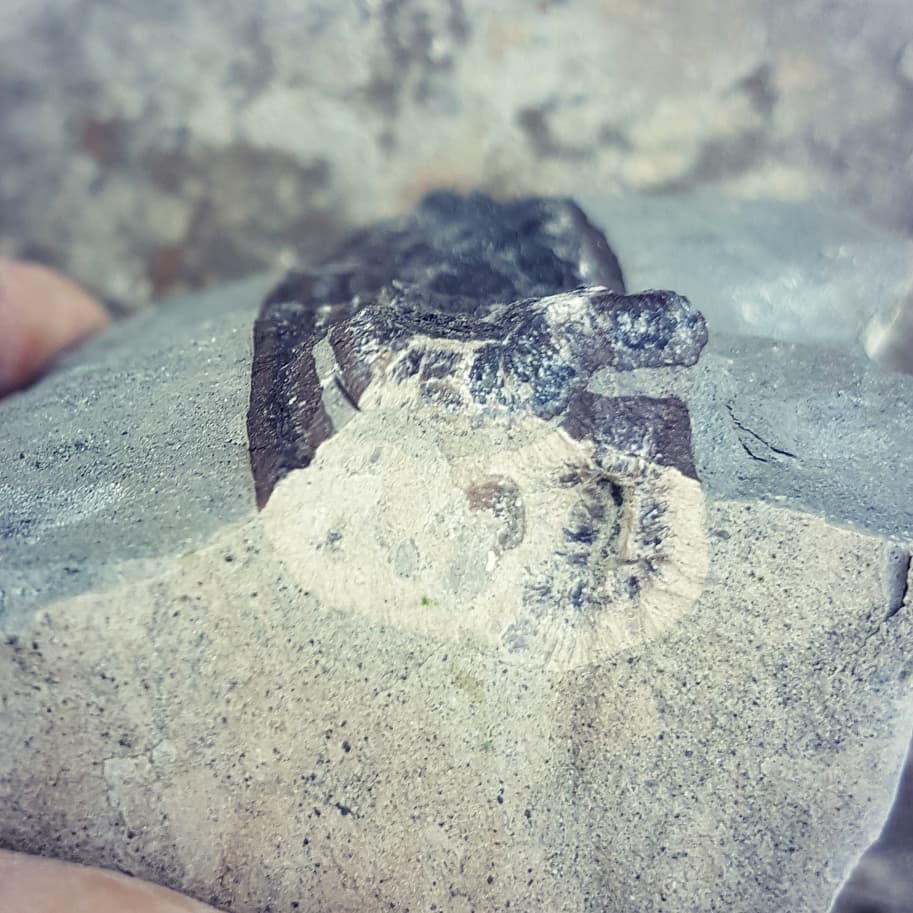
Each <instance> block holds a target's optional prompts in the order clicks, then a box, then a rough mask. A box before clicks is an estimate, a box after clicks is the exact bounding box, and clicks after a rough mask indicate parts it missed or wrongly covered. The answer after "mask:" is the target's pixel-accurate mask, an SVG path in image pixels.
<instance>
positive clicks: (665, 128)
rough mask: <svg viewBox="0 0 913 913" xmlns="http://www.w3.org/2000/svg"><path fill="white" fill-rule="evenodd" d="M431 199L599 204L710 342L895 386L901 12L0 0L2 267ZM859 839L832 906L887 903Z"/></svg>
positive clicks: (301, 242)
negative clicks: (790, 353)
mask: <svg viewBox="0 0 913 913" xmlns="http://www.w3.org/2000/svg"><path fill="white" fill-rule="evenodd" d="M438 186H448V187H455V188H458V189H464V190H470V189H480V190H485V191H488V192H490V193H492V194H494V195H496V196H515V195H521V194H568V195H572V196H576V197H577V198H578V199H580V200H581V202H583V203H584V205H585V206H586V205H588V203H590V201H593V200H598V201H601V202H599V203H598V207H597V208H599V207H601V208H599V213H598V214H597V218H596V221H597V222H599V224H600V226H601V227H603V228H606V229H608V233H609V236H610V239H611V240H612V242H613V244H615V245H616V247H617V248H618V249H619V254H620V256H621V260H622V265H623V266H625V268H626V270H627V271H628V273H629V276H631V275H632V274H633V276H634V277H635V280H642V281H634V282H633V283H632V285H634V286H636V285H638V284H639V285H641V286H646V285H675V286H676V287H678V286H677V284H676V282H675V280H676V274H675V273H674V271H673V272H671V273H670V272H669V269H670V267H669V263H670V262H671V261H672V260H673V259H675V256H676V255H675V253H674V252H675V251H679V254H678V257H679V259H686V260H690V262H689V263H688V264H686V265H687V267H688V269H689V270H690V272H689V276H690V277H691V278H690V281H691V282H692V283H694V284H695V286H696V289H697V290H701V286H700V281H701V280H700V278H699V277H701V276H703V277H705V278H704V281H705V283H706V289H704V291H705V292H706V296H707V299H708V300H707V301H706V302H702V301H701V300H696V302H695V303H696V304H698V306H699V307H702V308H705V309H706V308H709V309H710V310H712V302H711V301H710V299H711V298H712V291H713V287H716V286H720V285H722V284H725V283H727V282H728V283H729V284H730V286H731V287H732V288H735V287H736V286H737V285H738V284H739V281H741V280H740V279H739V276H740V275H742V274H745V273H746V272H750V273H752V274H753V276H754V285H753V286H752V287H751V289H750V290H749V291H745V290H744V289H741V291H738V294H740V295H742V299H739V301H740V304H739V307H741V308H742V309H743V310H744V314H743V315H742V317H743V318H744V319H742V322H741V323H740V322H739V321H733V322H732V325H731V326H730V324H729V323H727V315H726V312H725V307H727V306H728V305H727V304H726V301H728V302H730V303H731V302H732V301H733V300H735V299H734V298H733V296H734V295H735V294H736V292H733V293H732V295H730V296H729V298H727V299H726V301H724V302H723V304H722V305H720V314H719V315H717V316H714V315H713V314H711V315H710V317H711V326H722V327H723V328H725V329H727V330H733V331H745V330H746V329H747V330H749V331H754V332H759V333H763V334H765V335H772V336H782V337H783V338H788V339H792V340H794V341H800V342H801V341H806V340H812V339H819V338H832V337H835V334H836V336H839V337H840V338H851V337H852V338H858V339H859V340H860V341H861V342H862V343H863V344H864V345H865V347H866V349H867V351H869V354H871V355H873V356H877V357H878V360H879V361H880V362H881V363H882V364H883V365H884V366H886V367H888V368H890V369H894V370H908V371H913V305H911V301H913V295H911V289H913V257H911V253H910V251H911V243H913V242H911V239H913V7H911V4H910V0H870V2H867V3H865V2H862V0H794V2H788V3H787V2H769V0H731V2H729V3H718V2H710V0H690V2H685V3H682V2H678V0H648V2H639V0H525V2H519V0H500V2H494V3H492V2H481V0H351V2H336V0H259V2H257V3H253V2H238V0H194V2H192V3H186V2H176V0H158V2H155V3H147V2H142V0H0V255H5V256H11V257H23V258H28V259H32V260H37V261H39V262H42V263H45V264H48V265H51V266H54V267H57V268H58V269H60V270H62V271H63V272H65V273H68V274H69V275H70V276H72V277H74V278H75V279H77V280H78V281H79V282H81V283H82V284H83V285H84V286H85V287H86V288H88V289H89V290H90V291H91V292H93V293H95V294H96V295H97V296H99V297H100V298H101V299H102V300H103V301H104V302H105V303H106V305H107V306H108V307H109V309H110V310H111V311H112V312H113V313H115V314H120V315H123V314H127V313H130V312H133V311H136V310H140V309H142V308H145V307H148V306H150V305H152V304H153V303H154V302H155V301H156V300H157V299H160V298H162V297H163V296H167V295H170V294H173V293H177V292H183V291H188V290H193V289H198V288H201V287H203V286H206V285H210V284H213V283H219V282H223V281H226V280H229V279H232V278H235V277H239V276H243V275H248V274H250V273H253V272H258V271H262V270H264V269H281V268H284V267H286V266H289V265H291V264H293V263H295V262H298V261H302V260H304V261H308V260H314V259H315V258H317V257H319V256H320V255H322V254H324V253H326V252H328V251H329V250H330V249H331V247H332V246H333V244H334V243H335V242H336V241H337V240H338V238H339V237H340V235H341V234H342V233H344V232H345V231H346V230H347V229H348V228H350V227H351V226H353V225H354V224H357V223H360V222H364V221H368V220H372V219H375V218H377V217H379V216H384V215H390V214H393V213H398V212H403V211H406V210H408V209H409V208H410V207H411V206H412V205H413V204H414V203H415V201H416V200H417V199H418V197H419V196H420V195H421V194H422V193H423V192H424V191H426V190H428V189H431V188H433V187H438ZM612 200H618V201H625V202H623V203H622V202H619V203H618V205H617V206H615V208H613V205H614V204H613V203H612ZM632 201H633V202H632ZM760 201H765V202H763V203H762V202H760ZM769 201H774V203H773V204H771V203H770V202H769ZM593 205H596V204H593ZM771 206H775V207H780V208H774V209H771V208H770V207H771ZM605 213H609V214H614V215H613V216H612V218H611V219H610V220H609V222H610V224H606V218H605V217H602V216H604V214H605ZM799 213H802V214H803V215H802V217H801V218H799V216H798V215H797V214H799ZM806 213H814V216H813V217H811V216H810V217H808V218H806V215H804V214H806ZM682 226H685V227H682ZM783 226H789V228H790V231H786V232H784V230H783ZM753 232H756V233H757V235H755V234H752V233H753ZM654 237H655V238H657V239H659V240H656V242H655V243H654V240H653V239H654ZM739 238H750V239H751V241H750V244H748V242H745V244H743V247H742V248H740V249H739V250H738V252H737V255H736V254H734V253H733V247H732V245H733V244H736V243H737V240H738V239H739ZM822 238H824V239H825V241H822V240H821V239H822ZM732 239H736V240H735V241H733V240H732ZM746 244H747V245H748V246H745V245H746ZM797 251H798V253H797ZM670 252H672V253H670ZM717 252H718V253H717ZM701 258H703V260H702V259H701ZM726 258H728V260H727V259H726ZM724 263H726V264H728V267H726V268H727V269H728V270H729V272H728V273H726V271H725V269H724V268H723V265H722V264H724ZM746 264H750V269H746ZM771 276H773V277H774V278H773V279H771ZM733 277H735V278H733ZM739 288H741V286H740V287H739ZM679 290H680V291H684V292H686V293H688V294H691V295H692V296H694V295H695V290H694V289H692V288H679ZM790 295H791V296H792V297H791V299H790V306H789V308H788V309H787V308H785V306H783V305H782V302H783V301H786V300H787V299H788V298H790ZM746 296H747V298H746ZM697 297H700V296H697ZM759 302H760V303H761V304H765V306H766V307H767V310H766V311H764V312H763V313H761V315H760V316H758V314H759V313H760V312H759ZM771 302H773V303H772V304H771ZM778 308H780V310H778ZM803 308H804V310H803ZM762 310H763V309H762ZM720 315H721V316H720ZM911 791H913V790H911ZM907 802H908V803H913V800H911V799H910V798H908V799H907ZM905 820H906V819H904V818H903V816H902V815H901V816H900V818H898V821H899V822H900V823H898V824H897V828H899V831H898V832H902V831H903V830H904V827H905V825H904V823H903V822H904V821H905ZM886 846H887V849H883V848H879V851H878V852H877V853H874V854H873V855H872V856H870V857H869V859H867V860H866V863H865V865H864V866H863V868H862V869H860V873H859V874H858V875H857V878H856V881H854V883H853V885H851V886H850V890H849V891H848V893H847V895H846V897H845V898H844V900H843V901H842V902H841V904H842V905H841V906H840V911H841V913H849V911H851V910H852V911H853V913H864V911H865V913H888V911H891V913H897V911H901V910H904V911H909V910H913V899H911V897H913V889H911V888H910V882H904V881H898V879H897V876H898V873H901V872H905V871H909V870H913V856H911V855H910V853H909V852H908V851H906V850H903V849H902V848H901V849H897V848H896V847H897V846H901V844H898V843H897V842H896V841H895V842H894V843H891V842H890V841H888V844H887V845H886ZM898 854H899V855H898Z"/></svg>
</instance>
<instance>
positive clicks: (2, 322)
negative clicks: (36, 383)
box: [0, 260, 108, 396]
mask: <svg viewBox="0 0 913 913" xmlns="http://www.w3.org/2000/svg"><path fill="white" fill-rule="evenodd" d="M107 323H108V316H107V314H106V313H105V311H104V309H103V308H102V306H101V305H100V304H99V303H98V302H97V301H96V300H95V299H94V298H92V297H91V296H90V295H88V294H87V293H86V292H84V291H83V290H82V289H81V288H79V286H77V285H76V284H75V283H73V282H71V281H70V280H69V279H66V278H64V277H63V276H61V275H60V274H58V273H55V272H54V271H52V270H50V269H47V268H45V267H43V266H38V265H36V264H32V263H20V262H18V261H15V260H0V396H3V395H4V394H5V393H10V392H12V391H13V390H17V389H18V388H19V387H22V386H23V385H25V384H27V383H28V382H29V381H31V380H34V379H35V378H36V377H37V376H38V375H39V374H40V373H41V371H42V370H43V369H44V368H45V367H46V366H47V365H48V363H49V362H50V361H51V359H52V358H53V357H54V356H55V355H57V354H58V353H59V352H62V351H63V350H64V349H67V348H70V347H71V346H73V345H75V344H76V343H78V342H80V341H81V340H83V339H85V338H86V337H87V336H90V335H91V334H92V333H94V332H96V331H97V330H99V329H101V328H102V327H103V326H105V325H106V324H107Z"/></svg>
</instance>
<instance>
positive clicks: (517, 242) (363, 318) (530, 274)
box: [248, 192, 707, 507]
mask: <svg viewBox="0 0 913 913" xmlns="http://www.w3.org/2000/svg"><path fill="white" fill-rule="evenodd" d="M254 332H255V337H254V338H255V343H254V363H253V372H252V381H251V407H250V412H249V416H248V434H249V440H250V455H251V467H252V470H253V475H254V479H255V482H256V489H257V501H258V504H259V505H260V506H261V507H262V506H263V505H264V504H265V503H266V501H267V500H268V498H269V496H270V493H271V492H272V490H273V488H274V486H275V485H276V483H277V482H278V481H279V480H280V479H281V478H282V477H283V476H285V475H286V474H287V473H288V472H289V471H291V470H293V469H296V468H301V467H305V466H307V465H308V464H309V463H310V461H311V459H312V458H313V456H314V453H315V452H316V450H317V447H318V446H319V445H320V443H321V442H322V441H324V440H326V439H327V438H328V437H329V436H331V435H332V434H333V433H334V430H335V426H334V421H333V419H332V418H331V416H330V414H329V412H328V409H327V404H326V402H325V397H324V391H325V389H326V387H327V384H331V385H332V386H333V387H334V388H336V390H337V392H338V393H340V394H341V395H342V396H343V398H344V399H345V400H346V401H347V402H348V404H349V406H351V407H354V408H358V407H359V404H360V402H361V399H362V396H363V394H364V393H365V391H366V389H367V388H368V387H369V386H370V385H371V384H372V383H373V382H375V381H377V380H380V379H381V378H383V379H384V380H385V381H392V382H394V383H402V382H405V381H407V380H416V381H417V382H418V387H419V389H420V391H421V395H422V397H423V398H424V399H426V400H431V399H436V400H437V401H438V402H439V404H440V405H441V406H442V407H443V408H449V409H456V408H471V409H479V410H482V411H487V412H489V413H492V412H499V411H500V412H504V411H506V412H508V413H512V414H532V415H535V416H537V417H539V418H543V419H552V418H555V417H556V416H560V415H563V414H564V413H565V411H566V410H567V409H568V405H569V402H570V400H571V397H572V395H574V394H578V393H581V392H582V391H583V390H584V388H585V387H586V384H587V382H588V380H589V378H590V376H591V375H592V374H593V373H594V372H595V371H596V370H599V369H600V368H614V369H616V370H631V369H634V368H641V367H662V366H672V365H691V364H694V362H695V361H696V360H697V358H698V356H699V354H700V351H701V349H702V348H703V346H704V344H705V343H706V340H707V333H706V328H705V326H704V322H703V318H702V317H701V315H700V314H699V313H698V312H697V311H695V310H694V309H693V308H692V307H691V305H690V304H689V303H688V301H687V300H686V299H684V298H682V297H680V296H678V295H676V294H675V293H673V292H659V291H649V292H643V293H640V294H636V295H626V294H624V282H623V279H622V275H621V270H620V267H619V265H618V261H617V259H616V258H615V255H614V254H613V253H612V251H611V249H610V248H609V245H608V243H607V241H606V239H605V238H604V237H603V235H602V234H601V233H600V232H599V231H598V230H597V229H595V228H594V227H593V226H592V225H591V224H590V223H589V221H588V220H587V218H586V216H585V215H584V214H583V212H582V211H581V210H580V209H579V208H578V207H577V206H576V205H575V204H574V203H572V202H570V201H566V200H549V199H532V200H524V201H519V202H512V203H496V202H494V201H492V200H490V199H488V198H487V197H484V196H480V195H475V196H471V197H466V198H463V197H459V196H456V195H454V194H450V193H443V192H440V193H433V194H430V195H429V196H427V197H426V198H425V199H424V200H423V201H422V203H421V204H420V205H419V207H418V209H417V211H416V212H415V214H414V215H412V216H409V217H407V218H403V219H398V220H393V221H389V222H384V223H380V224H379V225H377V226H374V227H372V228H368V229H365V230H363V231H361V232H359V233H358V234H356V235H354V236H353V237H352V238H351V239H350V240H349V241H347V242H345V243H344V244H343V245H342V246H341V247H340V248H339V250H338V251H337V252H336V254H335V255H334V256H333V257H331V258H330V259H329V260H327V261H326V262H325V263H323V264H322V265H320V266H319V267H318V268H317V269H315V270H313V271H310V272H295V273H292V274H290V275H289V276H288V277H287V278H286V279H285V280H284V281H283V282H282V283H281V284H280V285H279V286H278V287H277V288H276V289H275V290H274V291H273V292H272V293H271V294H270V295H269V296H268V298H267V300H266V301H265V303H264V305H263V309H262V311H261V314H260V317H259V319H258V320H257V323H256V327H255V331H254ZM327 336H328V338H329V342H330V345H331V348H332V353H333V357H334V362H335V363H334V364H333V365H332V366H331V368H330V370H329V372H328V373H327V372H324V375H325V376H321V371H320V370H319V368H318V364H317V360H316V357H315V348H316V347H317V345H318V344H319V343H320V341H321V340H322V339H324V338H326V337H327ZM619 408H621V407H619ZM683 409H684V407H681V409H680V410H679V411H682V410H683ZM581 410H585V411H587V412H590V413H591V412H592V411H593V410H592V407H591V405H590V404H589V403H588V401H587V402H586V403H584V402H583V401H582V400H581V401H580V402H578V404H577V406H576V408H575V412H576V414H577V415H578V419H576V420H573V421H572V423H573V424H574V427H575V428H577V429H578V430H579V429H580V428H582V427H583V425H585V424H587V425H589V424H592V420H586V421H583V422H582V423H581V421H580V419H579V414H580V412H581ZM597 411H599V410H597ZM602 411H605V408H604V407H603V410H602ZM666 411H668V410H666ZM622 412H623V413H624V416H625V418H624V421H622V422H621V423H620V425H619V427H621V426H624V425H625V422H626V423H627V425H626V426H627V427H629V429H630V428H631V427H633V426H635V425H636V424H637V421H636V417H632V415H631V410H630V408H627V409H622ZM664 414H665V413H664V412H663V410H662V409H658V408H657V409H647V410H646V411H645V412H644V416H645V419H644V420H645V421H646V422H647V424H648V425H649V424H650V423H651V422H653V420H654V419H655V418H657V417H659V418H661V417H662V415H664ZM681 426H682V423H681V422H680V421H679V422H677V427H679V428H681ZM684 426H685V428H686V427H687V412H685V421H684ZM679 436H680V437H681V435H679ZM646 438H650V439H651V440H652V439H654V438H656V435H655V434H650V433H649V432H648V431H643V430H641V432H632V433H629V434H628V439H629V443H632V442H635V439H646ZM634 452H638V450H637V446H636V445H635V446H634ZM676 453H677V456H676V458H675V460H674V462H675V463H676V465H678V466H679V467H680V468H682V469H683V471H686V472H687V473H688V474H691V475H693V474H694V469H693V465H692V464H691V462H690V448H689V447H688V445H687V440H686V441H685V443H684V445H683V446H680V447H678V449H677V450H676ZM645 455H646V454H645Z"/></svg>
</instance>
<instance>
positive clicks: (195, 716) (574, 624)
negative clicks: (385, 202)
mask: <svg viewBox="0 0 913 913" xmlns="http://www.w3.org/2000/svg"><path fill="white" fill-rule="evenodd" d="M613 233H614V234H616V235H618V236H619V237H620V238H623V237H624V235H625V224H617V225H614V226H613ZM657 244H660V245H661V244H662V239H661V237H659V239H658V240H657ZM623 265H624V263H622V266H623ZM264 295H265V298H264ZM261 300H263V301H264V303H263V304H262V306H260V304H259V302H260V301H261ZM701 304H702V302H701V301H699V300H696V301H694V302H693V303H692V302H689V300H688V299H687V298H684V297H682V296H681V295H679V294H676V293H675V292H671V291H651V290H646V291H642V290H639V291H637V292H635V293H627V292H626V291H625V282H624V278H623V276H622V272H621V268H620V266H619V263H618V261H617V259H616V258H615V256H614V254H613V253H612V251H611V249H610V248H609V247H608V245H607V243H606V242H605V239H604V237H603V236H602V235H601V233H600V232H599V231H598V229H596V228H595V227H594V225H593V224H592V223H591V222H590V221H589V220H588V219H587V217H586V216H584V214H583V213H582V212H581V210H580V209H578V208H577V207H576V206H574V205H573V204H571V203H569V202H566V201H561V200H528V201H520V202H517V203H512V204H504V205H501V204H495V203H493V202H491V201H490V200H488V199H487V198H484V197H468V198H461V197H456V196H453V195H451V194H434V195H431V196H430V197H428V198H426V199H425V201H424V202H423V203H422V204H421V206H420V207H419V209H418V210H417V211H416V213H415V215H413V216H410V217H404V218H401V219H398V220H393V221H391V222H387V223H382V224H380V225H378V226H376V227H374V228H371V229H367V230H365V231H364V232H362V233H360V234H358V235H356V236H354V237H353V238H352V239H350V240H349V241H348V242H346V243H345V244H344V245H343V246H342V247H341V248H340V249H339V250H338V251H337V253H336V254H335V255H333V256H332V257H330V258H329V259H328V260H326V261H325V262H323V263H322V264H320V265H318V266H317V267H315V268H314V269H311V270H304V271H298V272H296V273H294V274H293V275H291V276H289V277H287V278H286V279H285V280H283V281H282V282H281V283H279V285H278V286H275V287H274V288H273V290H272V291H270V292H268V294H267V288H266V282H265V281H264V282H258V281H252V282H250V283H245V284H242V285H238V286H234V287H229V288H226V289H224V290H220V291H215V292H212V293H208V294H207V295H206V296H203V297H200V298H198V299H196V300H195V301H193V302H185V303H184V304H183V305H182V306H181V307H179V308H167V307H166V308H164V309H162V311H161V312H160V313H157V314H155V315H146V316H144V317H143V318H140V319H139V320H138V321H136V322H130V323H125V324H123V325H121V326H120V327H118V328H117V329H115V330H114V331H112V332H111V333H110V334H108V335H107V336H106V337H103V338H100V339H98V340H96V341H95V342H93V343H92V344H91V345H90V346H89V347H88V348H87V349H86V350H85V351H83V352H81V353H78V354H77V355H74V356H71V357H70V358H69V359H68V360H66V361H65V362H63V363H62V364H61V365H60V366H59V369H58V370H57V371H56V372H55V373H54V374H52V375H51V376H49V377H48V378H46V379H45V380H44V381H42V382H41V383H40V384H38V385H37V386H36V387H34V388H33V389H31V390H29V391H26V392H25V393H23V394H20V395H18V396H16V397H14V398H12V399H10V400H9V401H7V402H5V403H3V405H2V406H0V421H2V423H3V428H4V435H3V438H2V440H0V448H2V454H0V493H2V521H0V530H2V533H0V535H2V538H0V627H2V629H3V631H4V634H5V639H4V641H3V643H2V647H0V649H2V652H0V699H2V704H0V843H2V845H4V846H7V847H10V848H13V849H21V850H31V851H36V852H45V853H49V854H53V855H57V856H63V857H65V858H70V859H75V860H79V861H85V862H92V863H96V864H104V865H110V866H115V867H118V868H121V869H124V870H127V871H131V872H133V873H136V874H141V875H144V876H146V877H149V878H152V879H154V880H157V881H160V882H163V883H165V884H167V885H169V886H172V887H176V888H178V889H181V890H183V891H185V892H188V893H190V894H193V895H194V896H197V897H199V898H200V899H203V900H207V901H209V902H211V903H213V904H216V905H218V906H222V907H224V908H226V909H230V910H233V911H238V913H240V911H253V910H259V911H265V910H279V909H302V910H309V909H313V910H353V911H354V910H359V911H363V910H407V909H412V910H415V909H431V908H435V909H439V910H446V911H464V910H467V911H468V910H473V909H475V910H495V909H506V908H508V907H509V908H510V909H512V910H521V911H527V910H528V911H539V910H549V911H556V913H561V911H580V910H586V911H603V910H619V911H621V910H637V911H660V910H663V911H674V913H678V911H690V910H695V909H698V910H727V911H745V913H749V911H751V913H756V911H768V910H769V911H781V910H790V911H794V910H795V911H804V910H809V911H811V910H825V909H827V908H828V905H829V904H831V902H832V900H833V899H834V897H835V895H836V893H837V891H838V890H839V888H840V887H841V885H842V884H843V882H844V880H845V878H846V876H847V875H848V873H849V872H850V870H851V868H852V866H853V865H854V864H855V863H856V862H857V861H858V859H859V858H860V855H861V854H862V853H863V851H864V850H865V848H866V847H867V846H868V845H869V844H871V843H872V842H873V840H875V838H876V837H877V836H878V834H879V831H880V830H881V827H882V824H883V822H884V821H885V819H886V817H887V815H888V812H889V809H890V807H891V803H892V799H893V796H894V792H895V788H896V784H897V782H898V776H899V772H900V769H901V766H902V763H903V759H904V755H905V750H906V744H907V741H908V738H909V733H910V731H911V728H913V713H911V709H913V708H911V701H910V687H909V673H910V660H909V657H910V655H913V654H911V639H913V624H911V620H910V611H909V610H910V595H909V593H910V583H911V576H910V557H909V556H910V547H911V543H913V499H911V498H910V496H909V495H910V483H909V479H910V478H911V470H913V453H911V452H910V448H909V440H908V437H909V428H910V427H911V423H913V380H911V379H910V378H909V377H906V376H904V375H890V374H886V373H883V372H881V371H879V370H878V369H876V368H875V367H874V366H873V365H872V364H871V363H870V362H869V361H868V360H867V359H866V358H865V357H864V356H863V355H862V354H861V352H856V351H852V350H847V349H845V348H839V347H835V346H833V345H831V346H825V345H820V346H803V345H797V344H794V343H789V342H784V341H773V340H766V339H762V338H751V337H727V336H725V335H721V334H719V333H716V332H711V333H710V334H709V336H708V333H707V328H706V325H705V323H704V319H703V318H702V317H701V315H700V313H699V310H698V309H700V308H701ZM258 308H259V309H258ZM712 329H713V324H711V330H712ZM137 339H140V340H142V345H139V346H137ZM895 909H902V908H901V907H895Z"/></svg>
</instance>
